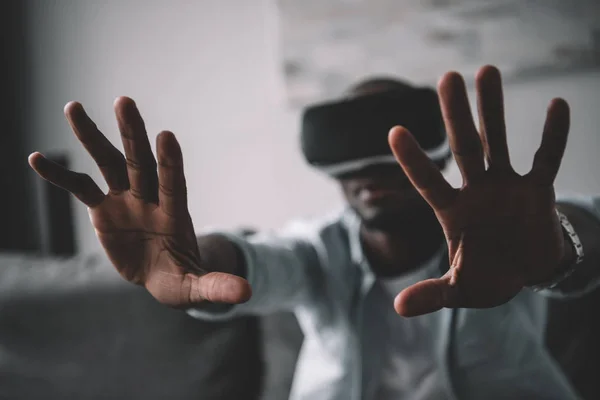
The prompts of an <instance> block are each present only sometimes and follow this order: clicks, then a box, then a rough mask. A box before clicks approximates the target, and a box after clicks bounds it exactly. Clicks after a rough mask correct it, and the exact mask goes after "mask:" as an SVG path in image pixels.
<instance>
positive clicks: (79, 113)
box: [65, 102, 129, 193]
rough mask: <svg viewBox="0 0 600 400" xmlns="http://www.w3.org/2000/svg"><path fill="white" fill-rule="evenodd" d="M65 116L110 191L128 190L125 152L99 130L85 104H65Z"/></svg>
mask: <svg viewBox="0 0 600 400" xmlns="http://www.w3.org/2000/svg"><path fill="white" fill-rule="evenodd" d="M65 116H66V117H67V121H68V122H69V124H70V125H71V128H72V129H73V132H74V133H75V136H77V138H78V139H79V141H80V142H81V143H82V144H83V147H85V149H86V150H87V151H88V153H89V154H90V155H91V156H92V158H93V159H94V161H95V162H96V164H97V165H98V168H100V171H101V172H102V176H104V179H105V180H106V183H107V184H108V187H109V189H110V191H111V192H113V193H120V192H122V191H124V190H127V189H128V188H129V180H128V179H127V169H126V166H125V158H124V157H123V154H121V152H120V151H119V150H117V149H116V148H115V147H114V146H113V145H112V143H110V141H109V140H108V139H107V138H106V137H105V136H104V135H103V134H102V132H100V131H99V130H98V128H97V127H96V124H95V123H94V122H93V121H92V120H91V119H90V118H89V117H88V115H87V114H86V112H85V110H84V109H83V106H82V105H81V104H79V103H77V102H70V103H68V104H67V105H66V106H65Z"/></svg>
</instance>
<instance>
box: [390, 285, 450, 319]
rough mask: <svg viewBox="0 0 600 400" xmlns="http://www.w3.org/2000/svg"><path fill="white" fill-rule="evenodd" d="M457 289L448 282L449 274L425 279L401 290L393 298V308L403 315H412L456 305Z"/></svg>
mask: <svg viewBox="0 0 600 400" xmlns="http://www.w3.org/2000/svg"><path fill="white" fill-rule="evenodd" d="M457 290H458V288H457V287H456V286H453V285H451V284H450V276H447V277H446V276H444V277H442V278H439V279H427V280H424V281H421V282H418V283H415V284H414V285H412V286H409V287H407V288H406V289H404V290H403V291H401V292H400V294H399V295H398V296H396V299H395V300H394V309H395V310H396V312H397V313H398V314H400V315H402V316H403V317H414V316H417V315H423V314H428V313H432V312H435V311H438V310H439V309H441V308H443V307H457V303H458V302H457V298H458V293H457Z"/></svg>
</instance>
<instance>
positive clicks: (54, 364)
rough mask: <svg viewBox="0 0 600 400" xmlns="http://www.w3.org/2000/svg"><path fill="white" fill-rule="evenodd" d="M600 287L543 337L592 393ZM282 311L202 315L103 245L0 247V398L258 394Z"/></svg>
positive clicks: (280, 348) (280, 331)
mask: <svg viewBox="0 0 600 400" xmlns="http://www.w3.org/2000/svg"><path fill="white" fill-rule="evenodd" d="M598 305H600V291H596V292H595V293H593V294H591V295H590V296H587V297H585V298H583V299H580V300H576V301H569V302H562V301H553V302H551V305H550V323H549V329H548V344H549V346H550V348H551V351H552V353H553V355H554V356H555V357H556V358H557V359H558V360H559V362H560V363H561V364H562V365H563V367H564V368H565V370H566V372H567V375H568V376H569V377H570V379H571V380H572V382H573V383H574V384H575V385H576V387H577V388H578V389H579V390H580V392H581V393H582V394H584V395H585V396H584V397H585V398H588V399H598V398H600V392H599V390H598V389H599V387H600V385H599V382H598V379H597V374H598V371H599V370H600V340H598V338H600V329H599V324H598V323H597V322H596V321H597V311H596V310H597V309H598ZM301 343H302V334H301V332H300V330H299V328H298V324H297V322H296V320H295V318H294V317H293V315H290V314H277V315H273V316H269V317H266V318H260V319H259V318H256V317H244V318H239V319H235V320H232V321H229V322H219V323H209V322H203V321H198V320H195V319H193V318H190V317H189V316H188V315H187V314H185V313H184V312H182V311H177V310H172V309H168V308H166V307H163V306H162V305H160V304H158V303H157V302H155V301H154V300H153V299H152V298H151V297H150V296H149V295H148V293H147V292H146V291H145V290H144V289H142V288H140V287H136V286H134V285H131V284H129V283H126V282H124V281H123V280H122V279H121V278H120V277H119V276H118V274H117V273H116V272H115V271H114V269H113V268H112V266H111V265H110V263H109V262H108V260H107V259H106V258H105V256H104V255H100V254H98V255H85V256H83V255H82V256H77V257H73V258H39V257H34V256H28V255H22V254H0V399H11V400H13V399H27V400H36V399H44V400H46V399H132V400H136V399H140V400H141V399H144V400H150V399H182V400H186V399H200V400H212V399H219V400H228V399H262V400H283V399H286V398H287V396H288V393H289V389H290V384H291V379H292V373H293V370H294V366H295V361H296V357H297V354H298V351H299V347H300V345H301Z"/></svg>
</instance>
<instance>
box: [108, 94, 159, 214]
mask: <svg viewBox="0 0 600 400" xmlns="http://www.w3.org/2000/svg"><path fill="white" fill-rule="evenodd" d="M114 106H115V114H116V117H117V124H118V126H119V131H120V132H121V140H122V141H123V148H124V149H125V159H126V161H127V175H128V177H129V190H130V192H131V194H132V195H133V196H134V197H137V198H139V199H141V200H144V201H145V202H148V203H158V175H157V173H156V160H155V158H154V154H152V149H151V147H150V142H149V141H148V135H147V134H146V127H145V125H144V120H143V119H142V116H141V115H140V112H139V111H138V108H137V106H136V104H135V102H134V101H133V100H132V99H130V98H128V97H119V98H117V99H116V100H115V105H114Z"/></svg>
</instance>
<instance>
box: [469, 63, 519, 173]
mask: <svg viewBox="0 0 600 400" xmlns="http://www.w3.org/2000/svg"><path fill="white" fill-rule="evenodd" d="M475 85H476V87H477V107H478V109H479V122H480V123H479V125H480V127H479V129H480V135H481V142H482V143H483V151H484V153H485V156H486V158H487V160H488V165H489V166H490V168H493V169H501V170H512V167H511V165H510V156H509V153H508V144H507V142H506V126H505V122H504V98H503V94H502V78H501V76H500V71H498V69H497V68H495V67H493V66H490V65H488V66H485V67H483V68H481V69H480V70H479V72H478V73H477V77H476V78H475Z"/></svg>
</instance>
